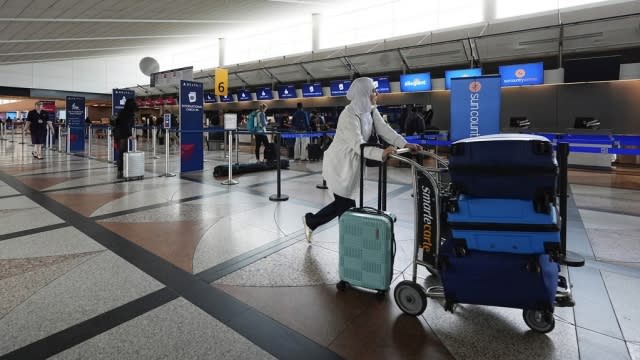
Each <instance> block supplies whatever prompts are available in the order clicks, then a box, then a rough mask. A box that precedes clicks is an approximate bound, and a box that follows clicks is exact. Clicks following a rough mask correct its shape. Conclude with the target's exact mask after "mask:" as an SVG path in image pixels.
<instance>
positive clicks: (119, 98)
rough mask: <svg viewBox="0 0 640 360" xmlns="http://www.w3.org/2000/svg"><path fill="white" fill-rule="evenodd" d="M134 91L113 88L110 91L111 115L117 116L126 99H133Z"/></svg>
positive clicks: (134, 96)
mask: <svg viewBox="0 0 640 360" xmlns="http://www.w3.org/2000/svg"><path fill="white" fill-rule="evenodd" d="M135 98H136V92H135V91H133V90H121V89H113V90H112V91H111V115H113V116H118V114H119V113H120V111H122V109H124V104H125V103H126V102H127V99H135Z"/></svg>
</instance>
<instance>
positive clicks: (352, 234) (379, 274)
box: [336, 144, 395, 297]
mask: <svg viewBox="0 0 640 360" xmlns="http://www.w3.org/2000/svg"><path fill="white" fill-rule="evenodd" d="M366 145H367V144H363V145H361V162H360V206H359V207H354V208H351V209H349V210H347V211H346V212H345V213H344V214H342V215H341V216H340V221H339V232H340V242H339V254H340V255H339V256H340V262H339V273H340V282H338V284H337V285H336V286H337V288H338V290H344V289H346V287H347V285H354V286H358V287H362V288H367V289H371V290H377V292H378V295H379V296H381V297H383V296H384V295H385V294H386V292H387V290H389V286H390V285H391V278H392V274H393V260H394V256H395V237H394V233H393V223H394V221H395V219H394V216H393V215H392V214H390V213H388V212H386V211H384V209H385V207H386V164H384V163H383V165H382V166H380V168H379V169H380V172H379V176H378V208H377V209H374V208H370V207H364V206H363V198H364V195H363V194H364V189H363V186H364V156H363V152H364V147H365V146H366Z"/></svg>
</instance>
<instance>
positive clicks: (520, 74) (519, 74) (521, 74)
mask: <svg viewBox="0 0 640 360" xmlns="http://www.w3.org/2000/svg"><path fill="white" fill-rule="evenodd" d="M525 75H527V73H526V72H525V71H524V69H518V70H516V77H517V78H518V79H522V78H523V77H524V76H525Z"/></svg>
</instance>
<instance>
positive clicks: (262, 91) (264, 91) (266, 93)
mask: <svg viewBox="0 0 640 360" xmlns="http://www.w3.org/2000/svg"><path fill="white" fill-rule="evenodd" d="M256 99H257V100H272V99H273V91H271V88H257V89H256Z"/></svg>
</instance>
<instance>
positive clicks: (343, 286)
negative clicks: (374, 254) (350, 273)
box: [336, 280, 349, 291]
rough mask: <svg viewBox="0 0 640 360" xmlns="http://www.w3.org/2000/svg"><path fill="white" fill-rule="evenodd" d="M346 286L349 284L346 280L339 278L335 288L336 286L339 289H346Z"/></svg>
mask: <svg viewBox="0 0 640 360" xmlns="http://www.w3.org/2000/svg"><path fill="white" fill-rule="evenodd" d="M348 286H349V283H348V282H346V281H344V280H340V281H338V283H337V284H336V288H337V289H338V290H339V291H345V290H347V287H348Z"/></svg>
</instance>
